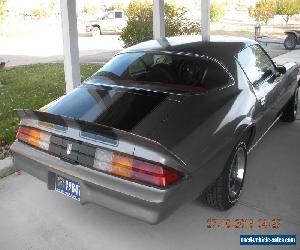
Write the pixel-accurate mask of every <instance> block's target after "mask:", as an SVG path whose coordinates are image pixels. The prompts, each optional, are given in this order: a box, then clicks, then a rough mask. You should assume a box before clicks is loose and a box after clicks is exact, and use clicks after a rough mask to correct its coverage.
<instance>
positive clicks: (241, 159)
mask: <svg viewBox="0 0 300 250" xmlns="http://www.w3.org/2000/svg"><path fill="white" fill-rule="evenodd" d="M245 168H246V152H245V150H244V148H242V147H239V148H238V149H237V151H236V153H235V155H234V158H233V160H232V163H231V166H230V171H229V182H228V186H229V187H228V188H229V192H228V196H229V197H228V198H229V200H230V201H231V202H234V201H235V200H237V199H238V198H239V196H240V192H241V189H242V187H243V182H244V177H245Z"/></svg>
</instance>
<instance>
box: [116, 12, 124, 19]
mask: <svg viewBox="0 0 300 250" xmlns="http://www.w3.org/2000/svg"><path fill="white" fill-rule="evenodd" d="M122 17H123V13H122V12H121V11H117V12H115V18H122Z"/></svg>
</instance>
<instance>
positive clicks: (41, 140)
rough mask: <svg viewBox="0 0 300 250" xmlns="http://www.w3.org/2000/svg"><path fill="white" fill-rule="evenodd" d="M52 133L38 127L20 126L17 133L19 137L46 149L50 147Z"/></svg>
mask: <svg viewBox="0 0 300 250" xmlns="http://www.w3.org/2000/svg"><path fill="white" fill-rule="evenodd" d="M50 136H51V135H50V134H49V133H47V132H45V131H41V130H39V129H36V128H28V127H22V126H21V127H20V128H19V130H18V133H17V139H18V140H20V141H23V142H25V143H28V144H30V145H32V146H34V147H38V148H41V149H44V150H48V149H49V144H50Z"/></svg>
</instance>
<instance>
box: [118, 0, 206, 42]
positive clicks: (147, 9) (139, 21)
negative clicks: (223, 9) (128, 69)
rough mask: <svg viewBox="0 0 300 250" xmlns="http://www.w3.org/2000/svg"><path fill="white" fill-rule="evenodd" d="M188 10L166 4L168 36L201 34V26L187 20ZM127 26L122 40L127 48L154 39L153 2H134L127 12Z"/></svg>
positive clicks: (135, 0) (136, 0) (137, 0)
mask: <svg viewBox="0 0 300 250" xmlns="http://www.w3.org/2000/svg"><path fill="white" fill-rule="evenodd" d="M186 13H187V10H186V9H185V8H180V7H177V6H175V5H173V4H167V3H166V4H165V25H166V36H179V35H188V34H196V33H200V24H199V23H196V22H191V21H189V20H188V19H187V18H186ZM126 16H127V17H128V21H127V26H126V27H125V28H124V29H123V31H122V34H121V39H122V40H123V42H124V43H125V45H126V46H131V45H133V44H136V43H140V42H143V41H147V40H150V39H152V38H153V29H152V27H153V12H152V2H151V1H141V0H134V1H133V2H131V3H130V4H129V6H128V8H127V10H126Z"/></svg>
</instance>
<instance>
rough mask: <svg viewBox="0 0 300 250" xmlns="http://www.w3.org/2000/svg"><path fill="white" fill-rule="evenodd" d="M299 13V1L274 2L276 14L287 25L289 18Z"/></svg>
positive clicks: (280, 0)
mask: <svg viewBox="0 0 300 250" xmlns="http://www.w3.org/2000/svg"><path fill="white" fill-rule="evenodd" d="M298 13H300V0H276V14H277V15H281V16H282V18H283V19H284V21H285V23H286V24H287V23H288V21H289V19H290V17H291V16H293V15H296V14H298Z"/></svg>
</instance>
